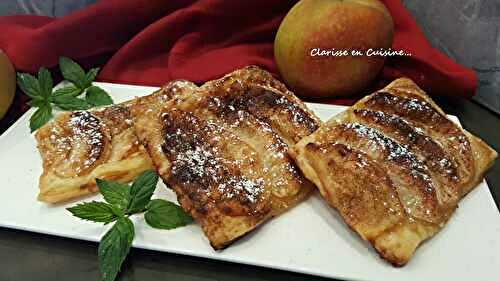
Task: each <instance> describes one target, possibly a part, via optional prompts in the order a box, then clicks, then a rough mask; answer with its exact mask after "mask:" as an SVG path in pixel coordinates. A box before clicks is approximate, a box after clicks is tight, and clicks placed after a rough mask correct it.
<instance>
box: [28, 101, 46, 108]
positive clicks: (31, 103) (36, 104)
mask: <svg viewBox="0 0 500 281" xmlns="http://www.w3.org/2000/svg"><path fill="white" fill-rule="evenodd" d="M28 105H29V106H31V107H42V106H50V105H49V104H48V103H47V101H45V100H39V99H36V100H30V101H29V102H28Z"/></svg>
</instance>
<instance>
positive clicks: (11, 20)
mask: <svg viewBox="0 0 500 281" xmlns="http://www.w3.org/2000/svg"><path fill="white" fill-rule="evenodd" d="M295 2H296V1H283V0H253V1H247V0H240V1H238V0H199V1H192V0H170V1H164V0H134V1H127V0H105V1H99V2H98V3H97V4H94V5H91V6H89V7H88V8H86V9H83V10H81V11H78V12H76V13H73V14H71V15H68V16H66V17H63V18H48V17H39V16H10V17H2V18H0V31H1V32H0V48H1V49H3V50H4V51H5V52H6V53H7V55H8V56H9V57H10V59H11V60H12V61H13V63H14V65H15V67H16V69H17V70H18V71H24V72H35V71H36V70H38V68H39V67H41V66H45V67H53V66H55V65H56V64H57V61H58V58H59V57H60V56H68V57H71V58H73V59H75V60H76V61H78V62H80V63H82V64H83V65H84V66H86V67H90V66H94V64H96V63H104V65H102V71H101V73H100V74H99V76H98V80H100V81H107V82H116V83H127V84H139V85H153V86H160V85H162V84H164V83H165V82H167V81H169V80H171V79H178V78H182V79H188V80H192V81H195V82H199V83H201V82H204V81H207V80H210V79H214V78H217V77H220V76H222V75H224V74H226V73H227V72H230V71H232V70H234V69H237V68H240V67H243V66H246V65H249V64H255V65H259V66H262V67H263V68H265V69H267V70H269V71H271V72H272V73H274V74H276V75H279V73H278V72H277V68H276V65H275V64H274V61H273V40H274V36H275V33H276V31H277V28H278V26H279V24H280V22H281V20H282V18H283V17H284V16H285V15H286V13H287V12H288V11H289V10H290V8H291V7H292V6H293V5H294V4H295ZM383 2H384V3H385V4H386V6H387V7H388V9H389V11H390V12H391V14H392V16H393V18H394V23H395V36H394V43H393V46H392V48H393V49H395V50H399V49H403V50H405V51H406V52H409V53H411V54H412V56H411V57H390V58H388V59H387V62H386V65H385V67H384V69H383V72H382V73H381V75H380V76H379V80H378V81H377V83H376V84H377V86H382V85H384V84H387V83H388V82H390V81H391V80H393V79H395V78H398V77H401V76H407V77H410V78H411V79H413V80H415V81H416V82H417V83H418V84H419V85H420V86H421V87H422V88H424V89H425V90H426V91H427V92H429V93H431V94H434V95H448V96H457V97H471V96H472V95H474V93H475V90H476V83H477V81H476V77H475V74H474V72H473V71H472V70H470V69H468V68H466V67H464V66H461V65H459V64H457V63H455V62H454V61H452V60H451V59H450V58H448V57H446V56H445V55H444V54H442V53H440V52H439V51H437V50H436V49H434V48H433V47H432V46H430V44H429V43H428V41H427V40H426V38H425V36H424V34H423V33H422V31H421V30H420V28H419V27H418V26H417V24H416V23H415V21H414V19H413V18H412V17H411V15H410V14H409V13H408V11H407V10H406V9H405V8H404V6H403V5H402V4H401V2H400V1H399V0H384V1H383ZM324 101H325V102H329V103H344V104H345V103H349V102H351V101H350V100H335V99H331V100H324Z"/></svg>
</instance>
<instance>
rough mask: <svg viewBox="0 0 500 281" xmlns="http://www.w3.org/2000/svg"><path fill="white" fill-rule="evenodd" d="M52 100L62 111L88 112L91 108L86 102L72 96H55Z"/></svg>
mask: <svg viewBox="0 0 500 281" xmlns="http://www.w3.org/2000/svg"><path fill="white" fill-rule="evenodd" d="M51 100H52V102H53V103H54V104H55V105H57V106H58V107H59V108H60V109H62V110H86V109H89V108H90V107H91V106H90V105H89V104H88V103H87V102H86V101H85V100H83V99H79V98H76V97H73V96H70V95H66V96H63V95H61V96H53V97H52V98H51Z"/></svg>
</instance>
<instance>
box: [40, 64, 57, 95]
mask: <svg viewBox="0 0 500 281" xmlns="http://www.w3.org/2000/svg"><path fill="white" fill-rule="evenodd" d="M38 83H39V86H40V94H41V95H42V96H43V97H44V98H48V97H49V96H50V95H51V94H52V88H53V87H54V82H53V81H52V75H51V74H50V72H49V70H48V69H47V68H45V67H42V68H40V70H39V71H38Z"/></svg>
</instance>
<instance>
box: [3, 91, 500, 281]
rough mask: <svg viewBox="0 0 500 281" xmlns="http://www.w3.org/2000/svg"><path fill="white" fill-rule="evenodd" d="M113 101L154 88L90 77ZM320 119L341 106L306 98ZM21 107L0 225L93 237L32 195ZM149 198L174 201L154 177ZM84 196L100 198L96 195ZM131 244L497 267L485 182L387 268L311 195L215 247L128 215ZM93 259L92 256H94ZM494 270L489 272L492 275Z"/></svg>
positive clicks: (413, 276) (445, 272) (378, 269)
mask: <svg viewBox="0 0 500 281" xmlns="http://www.w3.org/2000/svg"><path fill="white" fill-rule="evenodd" d="M98 85H99V86H101V87H102V88H104V89H106V90H107V91H108V92H109V93H110V94H111V95H112V96H113V98H114V100H115V102H122V101H125V100H129V99H131V98H133V97H136V96H143V95H147V94H150V93H152V92H153V91H154V90H156V88H152V87H138V86H129V85H117V84H106V83H98ZM309 106H310V108H311V109H312V110H313V111H314V112H316V114H317V115H318V116H319V117H320V118H321V119H323V120H327V119H328V118H329V117H331V116H332V115H334V114H336V113H338V112H340V111H342V110H343V109H344V107H340V106H332V105H321V104H309ZM31 114H32V111H29V112H28V113H26V114H25V115H24V116H23V117H22V118H21V119H20V120H19V121H18V122H16V124H14V125H13V126H12V127H11V128H10V129H9V130H7V132H5V133H4V134H3V135H2V136H0V174H1V176H0V187H2V189H3V192H2V195H1V196H0V226H3V227H8V228H15V229H21V230H27V231H33V232H39V233H45V234H52V235H58V236H63V237H69V238H76V239H83V240H90V241H99V239H100V237H101V236H102V235H103V233H104V232H105V231H106V229H107V227H103V226H102V225H101V224H96V223H90V222H84V221H81V220H78V219H77V218H75V217H73V216H71V214H70V213H69V212H68V211H66V210H65V208H66V207H69V206H72V205H74V204H75V202H72V203H68V204H63V205H58V206H49V205H46V204H44V203H41V202H38V201H36V195H37V193H38V177H39V176H40V174H41V172H42V163H41V159H40V156H39V154H38V151H37V149H36V143H35V139H34V137H33V136H32V135H31V134H30V132H29V129H28V122H29V117H30V116H31ZM155 197H161V198H167V199H170V200H174V201H175V195H174V194H173V193H172V192H171V191H170V190H167V188H166V187H165V186H164V185H163V184H161V187H159V188H158V189H157V193H156V194H155ZM85 200H101V197H100V195H96V196H94V197H92V198H87V199H85ZM133 219H135V225H136V238H135V240H134V247H137V248H144V249H150V250H157V251H164V252H171V253H179V254H186V255H193V256H199V257H205V258H210V259H218V260H225V261H231V262H237V263H243V264H252V265H258V266H264V267H271V268H277V269H283V270H288V271H296V272H301V273H307V274H312V275H318V276H324V277H332V278H339V279H349V280H371V281H377V280H384V281H390V280H405V281H411V280H493V279H496V278H498V276H497V275H498V269H499V268H500V216H499V212H498V210H497V208H496V205H495V202H494V201H493V198H492V196H491V194H490V191H489V189H488V186H487V185H486V182H484V181H483V182H482V183H481V184H480V185H479V186H478V187H477V188H476V189H475V190H474V191H472V192H471V193H470V194H469V195H467V197H466V198H465V199H463V200H462V201H461V202H460V208H459V209H458V210H457V211H456V213H455V214H454V215H453V217H452V218H451V220H450V221H449V223H448V224H447V225H446V227H444V228H443V230H442V231H441V232H440V233H438V234H437V235H436V236H435V237H434V238H432V239H431V240H429V241H428V242H426V243H424V244H423V245H422V246H421V247H420V249H419V250H417V252H416V254H415V256H414V258H413V259H412V260H411V261H410V262H409V263H408V265H406V266H405V267H403V268H394V267H392V266H391V265H389V264H387V263H386V262H384V261H383V260H382V259H380V258H379V257H378V256H377V254H376V253H375V251H374V250H373V249H372V248H371V247H370V246H369V245H368V244H367V243H366V242H364V241H362V240H361V239H360V238H359V237H358V236H357V235H356V234H355V233H353V232H352V231H350V230H349V229H348V228H347V227H346V225H345V224H344V223H343V222H342V220H341V218H340V217H339V215H338V214H337V213H336V212H335V211H334V210H332V209H331V208H329V207H328V206H327V204H326V203H325V202H323V200H321V198H320V197H319V196H318V195H317V194H316V195H314V196H312V197H310V198H309V199H308V200H307V201H306V202H303V203H301V204H300V205H299V206H297V207H296V208H294V209H292V210H290V211H288V212H286V213H285V214H283V215H281V216H279V217H277V218H275V219H273V220H271V221H269V222H267V223H265V224H264V225H263V226H262V227H260V228H258V229H257V230H255V231H253V232H252V233H250V234H249V235H247V236H246V237H244V238H243V239H241V240H239V241H237V242H236V243H235V244H233V245H231V246H230V247H229V248H227V249H225V250H223V251H220V252H215V251H214V250H212V248H211V247H210V245H209V243H208V241H207V239H206V238H205V236H204V235H203V233H202V231H201V229H200V227H199V226H198V225H196V224H192V225H189V226H187V227H183V228H179V229H175V230H172V231H165V230H155V229H152V228H150V227H148V226H147V225H146V224H145V222H144V219H143V218H142V217H141V216H135V217H134V218H133ZM96 258H97V257H96ZM495 276H496V277H495Z"/></svg>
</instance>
